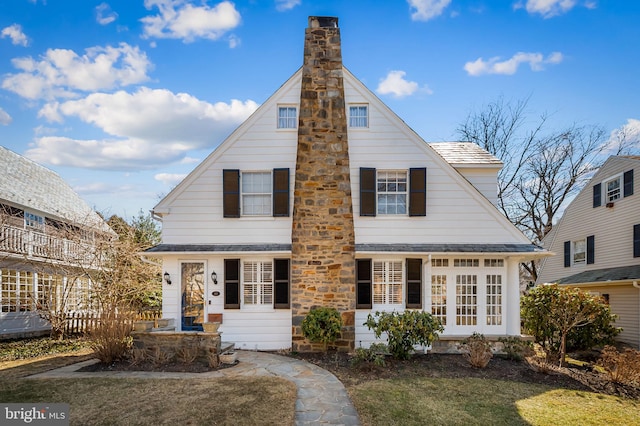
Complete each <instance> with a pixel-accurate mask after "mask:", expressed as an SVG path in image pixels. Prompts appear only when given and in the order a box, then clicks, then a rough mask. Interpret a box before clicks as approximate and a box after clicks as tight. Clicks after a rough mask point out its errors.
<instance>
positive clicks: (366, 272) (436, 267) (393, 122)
mask: <svg viewBox="0 0 640 426" xmlns="http://www.w3.org/2000/svg"><path fill="white" fill-rule="evenodd" d="M501 166H502V163H501V162H500V161H499V160H498V159H497V158H495V157H493V156H492V155H490V154H489V153H488V152H486V151H484V150H483V149H481V148H480V147H478V146H477V145H474V144H472V143H438V144H431V145H429V144H427V143H425V141H424V140H423V139H421V138H420V136H418V135H417V134H416V133H415V132H413V131H412V130H411V129H410V128H409V127H408V126H407V125H406V124H405V123H404V122H403V121H402V120H401V119H400V118H399V117H398V116H397V115H395V114H394V113H393V112H392V111H391V110H390V109H389V108H388V107H387V106H386V105H385V104H384V103H382V102H381V101H380V99H378V98H377V97H376V96H375V95H374V94H373V93H372V92H371V91H370V90H368V89H367V88H366V87H365V86H364V85H363V84H362V83H361V82H360V81H358V80H357V79H356V78H355V77H354V76H353V75H352V74H351V73H350V72H349V71H348V70H347V69H346V68H344V66H343V64H342V54H341V40H340V30H339V28H338V19H337V18H331V17H310V18H309V26H308V28H307V29H306V32H305V45H304V62H303V66H302V68H301V69H300V70H298V71H297V72H296V73H295V74H294V75H293V76H292V77H291V78H289V79H288V80H287V81H286V82H285V83H284V84H283V85H282V86H281V87H280V88H279V89H278V90H277V91H276V92H275V93H274V94H273V95H272V96H271V97H270V98H269V99H268V100H267V101H266V102H265V103H264V104H263V105H262V106H261V107H260V108H258V110H256V111H255V112H254V113H253V115H252V116H251V117H249V118H248V119H247V120H246V121H245V122H244V123H243V124H242V125H240V126H239V127H238V128H237V129H236V130H235V131H234V132H233V133H232V134H231V135H230V136H229V137H228V138H227V139H226V140H225V141H224V142H223V143H222V144H220V146H218V148H216V149H215V150H214V151H213V152H212V153H211V154H210V155H209V156H208V157H207V158H206V159H205V160H204V161H203V162H202V163H201V164H200V165H198V166H197V167H196V168H195V169H194V171H193V172H192V173H190V174H189V175H188V176H187V177H186V178H185V179H184V180H183V181H182V182H181V183H180V184H179V185H178V186H176V188H174V190H173V191H171V192H170V193H169V194H168V195H167V196H166V197H165V198H164V199H163V200H161V201H160V202H159V203H158V205H156V206H155V207H154V209H153V214H154V216H155V217H157V218H159V219H160V220H161V221H162V243H161V244H160V245H158V246H156V247H153V248H151V249H149V250H148V251H147V252H146V253H145V255H147V256H154V257H160V258H161V259H162V262H163V265H164V271H165V272H166V274H165V280H164V282H163V316H164V317H173V318H176V320H177V321H176V322H177V323H178V324H180V325H181V327H182V329H183V330H189V329H198V328H199V324H200V323H201V322H203V321H207V320H210V321H216V320H217V321H221V322H222V325H221V327H220V331H222V332H223V334H224V340H225V341H229V342H233V343H235V344H236V347H238V348H241V349H264V350H274V349H282V348H292V349H294V350H298V351H307V350H312V349H314V346H313V345H312V344H310V343H309V342H307V341H306V340H305V339H304V337H303V336H302V334H301V330H300V324H301V322H302V319H303V318H304V316H305V315H306V314H307V313H308V312H309V311H310V310H311V309H312V308H314V307H318V306H330V307H335V308H336V309H337V310H338V311H339V312H340V313H341V315H342V317H343V320H344V321H343V322H344V327H343V332H342V336H341V339H340V340H339V341H338V342H336V346H337V347H338V348H339V349H340V350H352V349H354V347H356V346H368V345H369V344H371V343H372V342H374V341H375V339H374V336H373V333H372V332H370V331H369V330H368V329H367V328H366V327H365V326H363V325H362V324H363V323H364V321H365V320H366V318H367V315H368V314H369V313H372V312H375V311H380V310H384V311H393V310H395V311H403V310H405V309H422V310H426V311H428V312H431V313H432V314H433V315H435V316H437V317H438V318H440V319H441V321H442V322H443V323H444V325H445V332H444V335H443V336H442V337H443V338H450V339H453V340H456V339H461V338H464V337H466V336H468V335H470V334H472V333H473V332H474V331H477V332H481V333H484V334H485V335H487V336H506V335H520V314H519V298H520V294H519V267H518V265H519V263H520V262H522V261H524V260H527V259H531V258H537V257H540V256H545V255H547V254H548V253H547V252H545V251H544V250H542V249H540V248H539V247H537V246H535V245H533V244H531V242H530V241H529V240H528V239H527V238H526V237H525V236H524V235H522V233H520V232H519V231H518V230H517V229H516V228H515V227H514V226H513V225H512V224H511V223H510V222H509V221H508V220H507V219H506V218H505V217H504V216H503V215H501V214H500V213H499V211H498V210H497V209H496V208H495V206H494V203H495V201H496V197H497V195H496V194H497V180H496V179H497V172H498V171H499V170H500V168H501Z"/></svg>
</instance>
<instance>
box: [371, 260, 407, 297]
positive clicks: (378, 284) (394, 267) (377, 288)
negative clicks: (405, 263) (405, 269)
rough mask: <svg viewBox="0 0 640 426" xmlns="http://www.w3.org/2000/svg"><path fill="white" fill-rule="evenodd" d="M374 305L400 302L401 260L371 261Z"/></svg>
mask: <svg viewBox="0 0 640 426" xmlns="http://www.w3.org/2000/svg"><path fill="white" fill-rule="evenodd" d="M373 303H374V305H400V304H402V262H401V261H397V262H379V261H374V262H373Z"/></svg>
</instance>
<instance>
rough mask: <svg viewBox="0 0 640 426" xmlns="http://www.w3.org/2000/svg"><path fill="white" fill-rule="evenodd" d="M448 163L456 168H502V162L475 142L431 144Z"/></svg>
mask: <svg viewBox="0 0 640 426" xmlns="http://www.w3.org/2000/svg"><path fill="white" fill-rule="evenodd" d="M429 146H430V147H431V148H433V149H434V150H435V151H436V152H437V153H438V154H440V156H441V157H442V158H444V159H445V160H446V161H447V163H449V164H451V165H452V166H454V167H465V166H467V167H469V166H494V167H497V168H500V167H502V164H503V163H502V161H501V160H500V159H499V158H498V157H496V156H494V155H492V154H491V153H490V152H489V151H487V150H485V149H482V148H481V147H480V146H479V145H477V144H475V143H473V142H430V143H429Z"/></svg>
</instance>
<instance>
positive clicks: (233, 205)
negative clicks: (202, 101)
mask: <svg viewBox="0 0 640 426" xmlns="http://www.w3.org/2000/svg"><path fill="white" fill-rule="evenodd" d="M222 205H223V207H222V208H223V215H224V217H240V170H229V169H226V170H223V171H222Z"/></svg>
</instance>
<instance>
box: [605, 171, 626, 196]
mask: <svg viewBox="0 0 640 426" xmlns="http://www.w3.org/2000/svg"><path fill="white" fill-rule="evenodd" d="M621 181H622V179H621V176H616V177H615V178H613V179H610V180H608V181H605V182H604V190H605V200H607V203H611V202H612V201H615V200H617V199H618V198H620V195H621V192H620V190H621V188H622V186H621V184H622V182H621Z"/></svg>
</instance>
